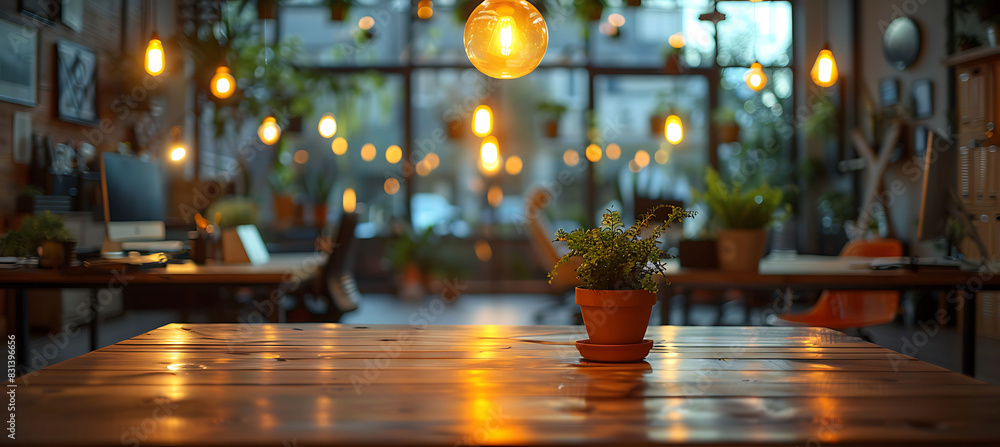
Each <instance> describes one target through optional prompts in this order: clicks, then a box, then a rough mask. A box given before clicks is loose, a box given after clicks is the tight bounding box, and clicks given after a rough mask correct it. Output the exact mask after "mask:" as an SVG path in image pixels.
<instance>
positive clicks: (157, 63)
mask: <svg viewBox="0 0 1000 447" xmlns="http://www.w3.org/2000/svg"><path fill="white" fill-rule="evenodd" d="M164 67H166V58H165V57H164V54H163V42H160V36H158V35H157V34H156V32H153V35H152V37H150V38H149V45H146V73H149V74H151V75H153V76H159V75H160V73H163V68H164Z"/></svg>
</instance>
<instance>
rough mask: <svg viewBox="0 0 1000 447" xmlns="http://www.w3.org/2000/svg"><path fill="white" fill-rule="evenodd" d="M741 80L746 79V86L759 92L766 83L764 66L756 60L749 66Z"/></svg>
mask: <svg viewBox="0 0 1000 447" xmlns="http://www.w3.org/2000/svg"><path fill="white" fill-rule="evenodd" d="M743 80H744V81H746V83H747V87H750V89H751V90H753V91H755V92H759V91H760V89H762V88H764V86H765V85H767V75H766V74H764V68H763V67H762V66H761V65H760V64H759V63H757V62H754V63H753V65H751V66H750V69H749V70H747V73H746V74H745V75H743Z"/></svg>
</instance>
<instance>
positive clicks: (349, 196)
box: [341, 188, 358, 213]
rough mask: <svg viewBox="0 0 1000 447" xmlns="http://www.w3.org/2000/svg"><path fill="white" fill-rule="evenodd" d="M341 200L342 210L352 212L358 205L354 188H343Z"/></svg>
mask: <svg viewBox="0 0 1000 447" xmlns="http://www.w3.org/2000/svg"><path fill="white" fill-rule="evenodd" d="M341 201H342V202H343V204H344V212H345V213H353V212H354V209H355V208H357V206H358V195H357V194H355V193H354V188H347V189H345V190H344V196H343V199H341Z"/></svg>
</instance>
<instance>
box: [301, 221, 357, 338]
mask: <svg viewBox="0 0 1000 447" xmlns="http://www.w3.org/2000/svg"><path fill="white" fill-rule="evenodd" d="M357 225H358V216H357V215H356V214H354V213H345V214H344V216H343V217H342V218H341V220H340V226H339V227H338V228H337V237H336V240H334V244H333V246H332V248H331V250H330V253H329V254H328V257H327V260H326V264H324V265H323V268H322V269H321V270H320V271H319V273H318V274H317V275H316V277H315V278H313V281H312V282H311V283H309V284H307V285H305V286H304V287H301V288H300V289H298V290H295V291H293V292H289V295H290V296H295V297H299V298H301V300H300V301H301V303H302V306H301V308H299V307H297V308H296V309H295V310H293V311H291V312H289V321H292V319H293V318H294V319H295V320H296V321H326V322H334V323H336V322H337V321H340V318H341V317H342V316H343V315H344V314H345V313H347V312H351V311H353V310H355V309H357V308H358V301H360V298H361V293H360V291H359V290H358V286H357V283H356V282H355V280H354V256H355V242H356V241H357V239H356V238H355V237H354V228H355V227H356V226H357Z"/></svg>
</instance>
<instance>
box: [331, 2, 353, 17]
mask: <svg viewBox="0 0 1000 447" xmlns="http://www.w3.org/2000/svg"><path fill="white" fill-rule="evenodd" d="M326 4H327V6H328V7H329V8H330V20H331V21H334V22H341V21H343V20H344V19H346V18H347V13H348V12H350V10H351V3H350V2H349V1H347V0H327V2H326Z"/></svg>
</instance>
